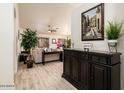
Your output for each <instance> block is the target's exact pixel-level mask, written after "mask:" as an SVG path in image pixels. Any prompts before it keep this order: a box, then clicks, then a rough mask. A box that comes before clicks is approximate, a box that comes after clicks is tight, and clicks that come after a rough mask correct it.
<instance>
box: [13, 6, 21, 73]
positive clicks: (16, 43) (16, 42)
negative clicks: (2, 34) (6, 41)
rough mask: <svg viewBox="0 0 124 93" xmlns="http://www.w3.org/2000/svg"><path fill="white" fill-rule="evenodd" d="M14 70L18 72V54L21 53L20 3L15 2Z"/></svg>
mask: <svg viewBox="0 0 124 93" xmlns="http://www.w3.org/2000/svg"><path fill="white" fill-rule="evenodd" d="M14 11H15V16H14V54H15V55H14V56H15V58H14V60H15V61H14V72H15V73H16V72H17V68H18V56H19V53H20V42H19V40H18V30H19V15H18V4H14Z"/></svg>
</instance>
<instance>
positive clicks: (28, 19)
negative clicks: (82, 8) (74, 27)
mask: <svg viewBox="0 0 124 93" xmlns="http://www.w3.org/2000/svg"><path fill="white" fill-rule="evenodd" d="M75 5H76V4H75ZM73 9H74V7H73V5H69V4H49V3H48V4H38V3H36V4H31V3H29V4H19V20H20V28H27V27H29V28H32V29H36V30H37V31H38V32H39V33H40V32H47V31H48V25H52V26H53V28H56V27H57V28H59V29H58V32H57V34H61V35H67V34H70V32H71V31H70V19H71V13H72V10H73Z"/></svg>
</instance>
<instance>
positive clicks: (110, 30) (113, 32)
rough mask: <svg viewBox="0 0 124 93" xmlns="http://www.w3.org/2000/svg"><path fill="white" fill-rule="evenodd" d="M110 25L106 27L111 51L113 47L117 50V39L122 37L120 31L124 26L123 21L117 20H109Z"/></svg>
mask: <svg viewBox="0 0 124 93" xmlns="http://www.w3.org/2000/svg"><path fill="white" fill-rule="evenodd" d="M108 23H109V24H108V26H107V29H106V32H107V39H108V45H109V50H110V51H111V48H115V50H116V52H117V42H118V41H117V40H118V38H119V37H120V32H121V29H122V26H123V23H117V22H108Z"/></svg>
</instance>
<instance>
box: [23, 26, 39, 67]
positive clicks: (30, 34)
mask: <svg viewBox="0 0 124 93" xmlns="http://www.w3.org/2000/svg"><path fill="white" fill-rule="evenodd" d="M21 36H22V42H21V47H23V49H24V50H25V51H28V53H29V54H28V60H29V61H28V63H27V67H32V66H33V62H32V61H31V60H33V59H32V58H33V57H32V55H31V49H32V48H35V47H36V46H37V44H38V37H37V33H36V31H33V30H31V29H29V28H27V29H26V30H24V32H23V33H21ZM29 65H30V66H29Z"/></svg>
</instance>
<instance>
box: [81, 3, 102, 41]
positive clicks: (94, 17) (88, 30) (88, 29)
mask: <svg viewBox="0 0 124 93" xmlns="http://www.w3.org/2000/svg"><path fill="white" fill-rule="evenodd" d="M81 39H82V41H93V40H104V3H101V4H99V5H97V6H95V7H93V8H91V9H89V10H87V11H85V12H83V13H81Z"/></svg>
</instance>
